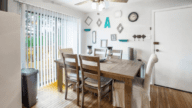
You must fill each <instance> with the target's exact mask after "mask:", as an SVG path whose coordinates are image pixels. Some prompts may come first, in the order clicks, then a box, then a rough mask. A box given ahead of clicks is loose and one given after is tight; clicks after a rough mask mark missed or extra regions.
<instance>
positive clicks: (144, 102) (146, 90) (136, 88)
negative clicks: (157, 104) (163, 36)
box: [132, 54, 158, 108]
mask: <svg viewBox="0 0 192 108" xmlns="http://www.w3.org/2000/svg"><path fill="white" fill-rule="evenodd" d="M157 62H158V58H157V55H156V54H152V55H151V56H150V58H149V61H148V64H147V69H146V73H145V78H144V79H143V78H140V77H135V78H134V80H133V82H132V108H150V101H151V98H150V80H151V75H152V70H153V67H154V65H155V63H157Z"/></svg>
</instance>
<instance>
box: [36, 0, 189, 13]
mask: <svg viewBox="0 0 192 108" xmlns="http://www.w3.org/2000/svg"><path fill="white" fill-rule="evenodd" d="M38 1H39V0H38ZM42 1H43V2H47V3H51V2H54V4H57V5H61V6H65V7H68V8H72V9H75V10H79V11H82V12H84V13H90V12H97V11H98V10H93V9H92V7H91V4H92V2H91V1H89V2H88V3H86V4H82V5H78V6H77V5H75V4H76V3H79V2H83V1H86V0H42ZM157 1H158V2H159V3H161V2H164V3H166V4H167V3H174V2H175V3H179V4H183V3H184V2H186V3H187V2H191V0H128V2H127V3H118V2H109V7H108V9H112V8H115V7H123V6H128V3H129V4H130V3H139V2H140V3H141V2H143V3H145V4H148V3H152V2H157Z"/></svg>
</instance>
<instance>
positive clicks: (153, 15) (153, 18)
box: [151, 5, 192, 85]
mask: <svg viewBox="0 0 192 108" xmlns="http://www.w3.org/2000/svg"><path fill="white" fill-rule="evenodd" d="M186 8H192V5H187V6H178V7H171V8H165V9H158V10H153V11H152V30H151V37H152V41H151V53H154V54H155V53H156V52H155V45H154V44H153V42H155V14H156V13H157V12H164V11H171V10H178V9H186ZM160 44H161V43H160ZM154 84H155V66H154V68H153V74H152V85H154Z"/></svg>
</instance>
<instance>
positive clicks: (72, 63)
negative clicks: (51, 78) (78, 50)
mask: <svg viewBox="0 0 192 108" xmlns="http://www.w3.org/2000/svg"><path fill="white" fill-rule="evenodd" d="M62 57H63V62H64V68H65V79H67V78H68V73H75V74H77V81H78V82H79V66H78V58H77V54H64V53H62Z"/></svg>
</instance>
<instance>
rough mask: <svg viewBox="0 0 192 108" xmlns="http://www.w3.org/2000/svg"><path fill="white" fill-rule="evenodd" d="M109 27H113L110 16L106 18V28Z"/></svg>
mask: <svg viewBox="0 0 192 108" xmlns="http://www.w3.org/2000/svg"><path fill="white" fill-rule="evenodd" d="M107 27H108V28H111V25H110V21H109V17H107V18H106V21H105V26H104V28H107Z"/></svg>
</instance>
